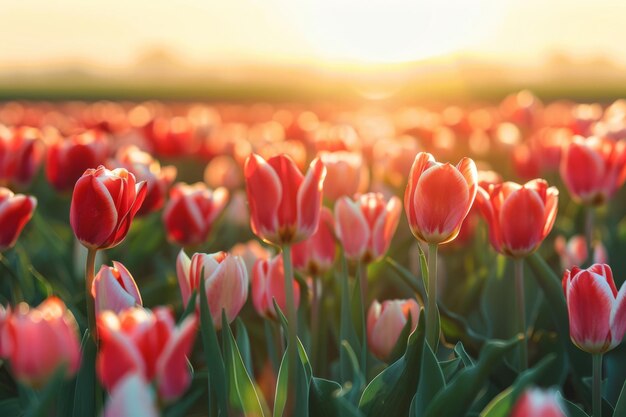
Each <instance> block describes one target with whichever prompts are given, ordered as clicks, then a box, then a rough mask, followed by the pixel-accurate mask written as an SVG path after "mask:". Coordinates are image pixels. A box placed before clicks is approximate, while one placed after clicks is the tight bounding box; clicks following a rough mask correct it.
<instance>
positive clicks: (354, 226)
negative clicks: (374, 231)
mask: <svg viewBox="0 0 626 417" xmlns="http://www.w3.org/2000/svg"><path fill="white" fill-rule="evenodd" d="M335 219H336V222H335V233H336V234H337V238H338V239H339V241H340V242H341V244H342V246H343V249H344V253H345V255H346V257H347V258H348V259H354V260H360V259H361V257H362V256H363V254H364V253H365V250H366V249H367V244H368V242H369V240H370V233H371V232H370V229H369V226H368V224H367V220H366V219H365V216H363V212H362V211H361V209H360V207H359V203H358V202H355V201H352V200H351V199H350V198H348V197H345V196H344V197H341V198H339V199H338V200H337V202H336V203H335Z"/></svg>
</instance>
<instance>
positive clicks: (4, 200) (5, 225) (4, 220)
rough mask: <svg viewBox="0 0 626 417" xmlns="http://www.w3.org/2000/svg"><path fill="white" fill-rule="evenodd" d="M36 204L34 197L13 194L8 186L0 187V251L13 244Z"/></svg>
mask: <svg viewBox="0 0 626 417" xmlns="http://www.w3.org/2000/svg"><path fill="white" fill-rule="evenodd" d="M36 206H37V199H36V198H35V197H32V196H26V195H23V194H13V192H12V191H11V190H9V189H8V188H4V187H0V252H1V251H4V250H6V249H9V248H11V247H13V245H15V242H16V241H17V238H18V237H19V235H20V233H21V232H22V229H24V226H26V223H28V221H29V220H30V219H31V217H33V213H34V211H35V207H36Z"/></svg>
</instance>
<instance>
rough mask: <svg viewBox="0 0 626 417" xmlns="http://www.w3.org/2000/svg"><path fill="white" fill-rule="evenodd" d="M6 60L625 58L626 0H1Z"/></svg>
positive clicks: (109, 63) (38, 63)
mask: <svg viewBox="0 0 626 417" xmlns="http://www.w3.org/2000/svg"><path fill="white" fill-rule="evenodd" d="M0 16H2V22H3V23H2V24H1V25H0V39H2V42H0V69H2V68H3V67H4V68H9V67H10V68H14V67H20V68H41V67H46V66H50V65H59V64H62V63H64V62H68V61H73V62H75V61H78V62H84V63H88V64H90V65H97V66H100V67H104V68H109V67H110V68H126V67H128V66H132V65H133V64H134V63H135V62H136V61H137V59H138V57H140V56H141V55H142V54H144V53H146V51H148V50H154V49H157V48H163V49H166V50H168V51H169V52H170V53H172V54H173V55H174V56H176V57H177V58H178V59H179V60H181V61H183V62H185V63H187V64H188V65H194V64H211V63H218V64H224V63H228V64H240V63H246V64H248V63H253V64H270V65H280V64H289V65H291V64H312V63H317V64H320V65H325V64H329V65H333V64H341V63H346V62H347V63H359V64H367V63H389V62H393V63H395V62H405V61H419V60H421V59H426V58H431V57H436V56H446V55H449V54H472V55H476V56H480V57H485V58H489V59H493V60H497V61H503V62H507V63H510V64H513V65H520V66H524V65H532V63H535V62H539V61H542V60H543V59H545V57H546V56H548V55H549V54H551V53H553V52H557V51H558V52H563V53H566V54H568V55H571V56H573V57H575V58H592V57H596V56H598V55H603V56H606V57H609V58H611V59H613V60H615V61H616V62H618V63H621V64H626V42H624V39H626V25H624V23H623V22H624V20H625V19H626V1H623V0H595V1H592V0H222V1H217V0H149V1H148V0H106V1H103V0H58V1H53V2H51V1H49V0H20V1H9V0H0Z"/></svg>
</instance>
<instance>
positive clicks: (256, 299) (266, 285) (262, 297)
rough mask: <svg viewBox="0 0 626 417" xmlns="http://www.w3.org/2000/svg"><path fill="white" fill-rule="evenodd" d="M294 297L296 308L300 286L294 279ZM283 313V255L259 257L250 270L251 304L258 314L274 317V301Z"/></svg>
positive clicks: (298, 303) (298, 302) (284, 297)
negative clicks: (262, 258) (264, 258)
mask: <svg viewBox="0 0 626 417" xmlns="http://www.w3.org/2000/svg"><path fill="white" fill-rule="evenodd" d="M293 289H294V298H295V300H294V301H295V305H296V310H297V309H298V306H299V305H300V286H299V285H298V283H297V282H296V280H295V279H294V282H293ZM274 299H275V300H276V303H277V304H278V307H280V309H281V310H282V312H283V313H285V311H286V310H285V309H286V307H287V299H286V295H285V269H284V267H283V257H282V255H280V254H278V255H277V256H275V257H274V258H272V259H269V260H261V259H259V260H258V261H257V262H256V264H255V265H254V270H253V272H252V304H253V305H254V308H255V309H256V311H257V313H259V315H261V316H263V317H265V318H268V319H276V318H277V313H276V311H275V310H274V301H273V300H274Z"/></svg>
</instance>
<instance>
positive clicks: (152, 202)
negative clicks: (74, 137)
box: [113, 145, 176, 216]
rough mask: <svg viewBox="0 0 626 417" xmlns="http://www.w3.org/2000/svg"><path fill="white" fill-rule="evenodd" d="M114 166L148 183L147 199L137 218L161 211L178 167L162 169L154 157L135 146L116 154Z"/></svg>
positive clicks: (170, 166)
mask: <svg viewBox="0 0 626 417" xmlns="http://www.w3.org/2000/svg"><path fill="white" fill-rule="evenodd" d="M113 164H114V166H115V167H116V168H125V169H127V170H128V171H129V172H132V173H133V174H134V175H135V178H136V179H137V181H145V182H146V184H147V185H146V188H147V190H146V198H145V199H144V201H143V204H142V205H141V207H140V208H139V211H138V212H137V216H142V215H145V214H148V213H152V212H154V211H157V210H159V209H160V208H161V207H163V204H164V203H165V197H166V196H167V190H168V189H169V187H170V186H171V185H172V183H173V182H174V179H176V167H175V166H173V165H169V166H166V167H161V164H160V163H159V161H157V160H156V159H154V158H153V157H152V155H150V154H149V153H147V152H143V151H142V150H140V149H139V148H138V147H136V146H134V145H129V146H124V147H122V148H120V149H118V151H117V152H116V154H115V160H114V161H113Z"/></svg>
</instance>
